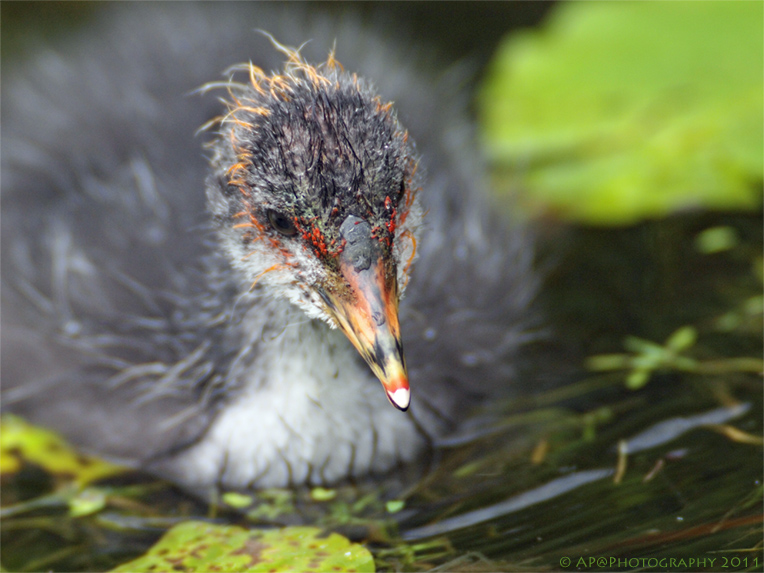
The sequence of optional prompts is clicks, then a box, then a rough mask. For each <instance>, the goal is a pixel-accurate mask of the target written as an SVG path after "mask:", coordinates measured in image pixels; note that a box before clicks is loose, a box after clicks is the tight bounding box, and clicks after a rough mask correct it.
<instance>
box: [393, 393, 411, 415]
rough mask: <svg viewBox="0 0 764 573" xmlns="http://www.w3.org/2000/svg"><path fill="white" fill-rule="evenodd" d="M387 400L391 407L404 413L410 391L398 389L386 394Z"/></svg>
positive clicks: (409, 397)
mask: <svg viewBox="0 0 764 573" xmlns="http://www.w3.org/2000/svg"><path fill="white" fill-rule="evenodd" d="M387 399H388V400H390V403H391V404H392V405H393V406H395V407H396V408H398V409H399V410H401V411H402V412H405V411H406V410H408V407H409V403H410V402H411V391H410V390H409V389H408V388H398V389H397V390H396V391H395V392H388V393H387Z"/></svg>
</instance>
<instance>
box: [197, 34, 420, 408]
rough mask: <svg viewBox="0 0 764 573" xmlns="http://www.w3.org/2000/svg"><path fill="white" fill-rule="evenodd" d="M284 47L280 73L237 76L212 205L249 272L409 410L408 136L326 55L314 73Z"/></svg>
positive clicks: (217, 146)
mask: <svg viewBox="0 0 764 573" xmlns="http://www.w3.org/2000/svg"><path fill="white" fill-rule="evenodd" d="M280 49H282V51H284V52H285V53H286V54H287V57H288V59H287V63H286V65H285V68H284V70H283V71H282V72H280V73H273V74H266V73H264V72H263V71H262V70H260V69H259V68H257V67H255V66H253V65H251V64H248V65H244V66H237V67H236V68H232V70H231V79H230V81H229V82H227V83H226V84H225V87H226V89H227V90H228V97H227V98H225V99H224V101H225V103H226V105H227V107H228V109H227V113H226V114H225V115H224V116H222V117H220V118H217V120H216V121H215V124H216V125H217V126H218V128H219V131H218V137H217V138H216V139H215V141H214V142H213V144H212V148H213V157H212V165H213V169H214V172H213V174H212V176H211V177H210V181H209V184H208V201H209V203H210V206H211V209H212V212H213V215H214V217H215V220H216V221H217V223H218V225H219V228H220V233H221V237H222V240H223V241H224V243H225V246H226V248H227V250H228V251H229V252H230V253H231V254H232V256H233V264H234V266H235V267H237V268H238V269H240V270H241V271H243V273H244V275H245V276H246V277H247V280H251V281H252V284H253V286H254V285H255V284H259V285H260V286H262V287H263V288H268V290H269V291H270V292H271V293H272V294H274V295H275V296H280V297H284V298H286V299H288V300H289V301H291V302H292V303H294V304H295V305H297V306H298V307H300V308H302V309H303V310H304V311H305V312H306V313H307V315H308V316H310V317H312V318H318V319H322V320H324V321H326V322H327V323H328V324H329V325H330V326H332V327H336V328H339V329H340V330H342V332H344V333H345V335H347V337H348V339H349V340H350V342H352V343H353V345H354V346H355V348H356V349H357V350H358V352H359V353H360V354H361V356H363V358H364V359H365V360H366V362H367V363H368V364H369V366H370V367H371V369H372V370H373V372H374V373H375V374H376V376H377V377H378V378H379V380H380V381H381V382H382V385H383V386H384V388H385V391H386V393H387V396H388V398H389V400H390V402H391V403H392V404H393V405H394V406H396V407H397V408H399V409H401V410H405V409H406V408H408V405H409V385H408V377H407V373H406V365H405V361H404V356H403V350H402V346H401V338H400V328H399V322H398V301H399V299H400V296H401V295H402V293H403V291H404V289H405V287H406V284H407V282H408V275H409V270H410V266H411V263H412V261H413V260H414V257H415V255H416V241H417V230H418V228H419V225H420V223H421V218H422V210H421V207H420V204H419V201H418V197H417V194H418V190H419V188H420V182H419V177H418V176H417V158H416V155H415V151H414V145H413V142H412V141H411V140H410V139H409V137H408V134H407V132H406V130H405V129H404V128H403V127H402V126H401V125H400V123H399V122H398V120H397V117H396V114H395V112H394V111H393V109H392V105H391V103H385V102H383V101H382V100H381V99H380V98H379V96H377V95H376V94H375V93H374V91H373V90H372V88H371V87H370V86H369V85H368V84H367V83H366V82H365V81H363V80H362V79H360V78H358V77H356V76H355V75H351V74H348V73H346V72H345V71H344V70H343V69H342V67H341V66H340V65H339V63H337V61H336V60H335V59H334V57H333V55H330V56H329V59H328V60H327V61H326V62H325V63H323V64H321V65H319V66H317V67H313V66H311V65H309V64H308V63H306V62H305V61H304V60H303V59H302V57H301V56H300V54H299V53H298V52H297V51H295V50H290V49H287V48H283V47H281V46H280Z"/></svg>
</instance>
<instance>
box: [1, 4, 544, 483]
mask: <svg viewBox="0 0 764 573" xmlns="http://www.w3.org/2000/svg"><path fill="white" fill-rule="evenodd" d="M94 19H95V21H94V22H91V23H90V24H89V25H88V26H87V27H84V28H83V29H82V31H81V32H79V33H78V34H75V35H72V36H70V37H65V38H61V39H57V40H55V41H53V42H48V43H47V44H45V45H43V46H33V47H31V48H29V50H28V51H27V52H26V53H24V54H23V55H22V56H21V57H20V58H18V60H17V62H15V63H14V64H12V65H8V66H6V70H4V71H5V72H6V73H5V76H6V77H5V78H4V79H5V81H4V82H3V86H2V89H3V93H2V98H3V107H2V124H3V128H4V129H3V133H2V274H1V276H2V329H1V330H2V332H1V334H2V347H1V351H2V355H1V359H2V362H1V363H2V399H3V400H2V403H3V410H4V411H10V412H14V413H17V414H20V415H22V416H25V417H27V418H28V419H30V420H32V421H33V422H36V423H40V424H42V425H45V426H49V427H52V428H54V429H56V430H58V431H59V432H61V433H62V434H63V435H64V436H66V437H67V438H68V439H70V440H71V441H72V442H73V443H75V444H77V445H78V446H79V447H81V448H82V449H83V450H84V451H88V452H94V453H97V454H99V455H101V456H103V457H106V458H107V459H111V460H114V461H116V462H118V463H123V464H125V465H128V466H131V467H137V468H141V469H143V470H146V471H149V472H151V473H154V474H156V475H159V476H162V477H164V478H166V479H169V480H171V481H173V482H175V483H177V484H179V485H180V486H181V487H184V488H186V489H188V490H190V491H205V490H208V489H209V488H225V489H252V488H263V487H285V486H299V485H304V484H308V485H316V484H333V483H338V482H341V481H343V480H347V479H350V480H354V479H360V478H363V477H364V476H368V475H380V474H381V475H384V474H386V473H387V472H390V471H392V470H394V469H395V468H398V467H400V466H402V465H406V464H411V463H416V462H417V461H418V460H419V459H421V457H422V454H423V453H424V452H426V451H427V450H428V449H429V448H432V447H434V445H436V444H437V442H438V440H439V439H441V438H443V437H444V436H449V435H453V434H454V432H458V431H460V429H463V428H464V427H465V425H468V424H469V423H470V422H469V420H471V419H474V416H475V415H479V412H480V411H481V408H482V407H483V406H484V405H485V404H487V403H492V402H493V401H495V400H497V399H499V398H500V397H503V396H506V395H508V393H510V392H511V388H512V386H513V384H516V383H517V378H518V376H519V367H518V364H519V363H520V362H521V360H522V354H523V348H524V347H525V346H526V345H527V343H528V342H529V341H532V340H533V339H534V337H535V336H537V335H536V334H535V332H536V327H537V325H538V322H539V317H538V312H537V311H536V309H535V307H534V300H535V298H536V294H537V292H538V289H539V278H538V274H537V272H536V271H535V270H534V246H533V245H534V241H533V236H532V233H531V232H530V231H529V230H528V228H527V226H525V225H522V224H520V223H514V224H513V223H509V222H507V221H506V220H505V219H504V218H502V217H501V216H499V215H498V214H497V213H496V211H497V209H496V208H495V206H494V205H493V204H492V202H491V199H490V197H489V195H488V193H487V191H486V189H487V185H486V177H485V169H484V166H483V164H482V162H481V159H480V154H479V152H478V150H477V144H476V143H475V138H474V133H473V128H472V124H471V121H470V119H469V118H468V116H467V113H466V97H467V96H466V94H465V90H464V89H463V88H462V85H463V84H464V83H465V74H464V73H463V71H462V70H461V69H460V68H459V67H458V66H452V67H448V68H440V69H439V68H438V67H437V66H434V65H433V63H432V59H431V58H428V57H427V56H426V55H421V57H418V56H416V54H417V53H418V52H417V50H416V48H415V46H413V45H411V44H406V43H405V42H404V41H400V42H398V41H392V40H391V38H390V36H389V35H388V36H385V33H384V32H382V31H380V30H378V29H376V28H372V27H369V26H364V25H363V23H362V22H360V19H359V18H358V17H356V16H354V15H352V14H350V15H345V16H333V15H329V16H327V15H320V14H316V13H315V12H314V11H311V10H306V9H305V8H304V7H300V8H297V7H295V6H294V5H292V6H291V7H290V6H281V7H277V6H266V5H262V4H259V3H256V5H254V6H245V5H241V4H238V3H233V4H226V3H219V4H215V5H204V4H201V5H192V4H164V5H163V4H158V5H153V4H133V5H121V6H120V5H115V6H106V7H101V9H100V10H99V11H98V14H96V15H95V16H94ZM258 29H259V30H265V32H262V31H261V32H258V31H257V30H258ZM306 40H310V42H308V43H305V41H306ZM289 46H296V47H289ZM433 68H434V69H433ZM476 413H477V414H476Z"/></svg>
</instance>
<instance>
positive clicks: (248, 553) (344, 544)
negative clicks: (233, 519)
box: [113, 521, 374, 572]
mask: <svg viewBox="0 0 764 573" xmlns="http://www.w3.org/2000/svg"><path fill="white" fill-rule="evenodd" d="M309 570H311V571H374V559H373V558H372V556H371V553H369V551H368V550H367V549H366V548H365V547H363V546H361V545H358V544H357V543H351V542H350V541H348V540H347V539H346V538H345V537H342V536H341V535H338V534H336V533H331V534H329V535H325V534H324V533H323V532H322V530H321V529H318V528H315V527H286V528H284V529H276V530H257V529H251V530H247V529H243V528H241V527H236V526H223V525H215V524H212V523H207V522H203V521H187V522H184V523H181V524H179V525H176V526H175V527H173V528H172V529H170V530H169V531H168V532H167V533H165V534H164V536H162V538H161V539H160V540H159V541H158V542H157V543H156V545H154V547H152V548H151V549H150V550H149V551H148V552H147V553H146V554H145V555H144V556H142V557H139V558H138V559H135V560H134V561H130V562H129V563H125V564H123V565H121V566H119V567H117V568H116V569H113V571H131V572H141V571H189V572H190V571H242V572H243V571H251V572H255V571H309Z"/></svg>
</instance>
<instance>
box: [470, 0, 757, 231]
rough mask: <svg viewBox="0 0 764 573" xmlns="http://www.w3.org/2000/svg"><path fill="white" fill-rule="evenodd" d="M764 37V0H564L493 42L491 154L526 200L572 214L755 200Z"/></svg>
mask: <svg viewBox="0 0 764 573" xmlns="http://www.w3.org/2000/svg"><path fill="white" fill-rule="evenodd" d="M763 42H764V4H762V3H761V2H713V1H711V2H586V3H560V4H558V5H557V7H556V8H555V10H554V11H553V12H552V14H551V18H550V19H549V20H548V21H547V22H546V24H545V26H544V27H543V28H541V29H540V30H533V31H527V32H521V33H513V34H512V35H511V36H510V37H509V38H507V40H506V41H505V42H504V44H503V46H502V47H501V49H500V50H499V51H498V54H497V56H496V58H495V60H494V62H493V64H492V67H491V70H490V73H489V76H488V79H487V81H486V84H485V86H484V89H483V91H482V93H481V99H480V106H481V121H482V128H483V133H484V137H485V142H486V145H487V149H488V152H489V154H490V156H491V158H492V160H493V161H494V162H495V164H496V165H497V167H498V168H499V172H500V173H501V174H502V175H505V176H506V177H507V180H505V181H503V183H504V184H506V185H507V186H508V187H511V188H514V189H522V190H523V194H524V197H525V196H527V197H529V199H528V201H529V203H530V207H531V209H532V210H536V211H542V212H552V213H555V214H557V215H560V216H562V217H565V218H568V219H572V220H577V221H584V222H588V223H597V224H614V223H615V224H622V223H630V222H634V221H637V220H639V219H641V218H645V217H656V216H664V215H666V214H667V213H670V212H674V211H677V210H682V209H688V208H698V207H700V208H711V209H740V208H742V209H756V208H758V206H759V205H760V204H761V199H762V195H761V182H762V178H763V174H764V159H763V158H764V135H763V130H762V124H763V123H764V114H763V113H762V101H763V100H764V81H763V80H762V70H763V69H764V50H762V44H763ZM526 194H527V195H526Z"/></svg>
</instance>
